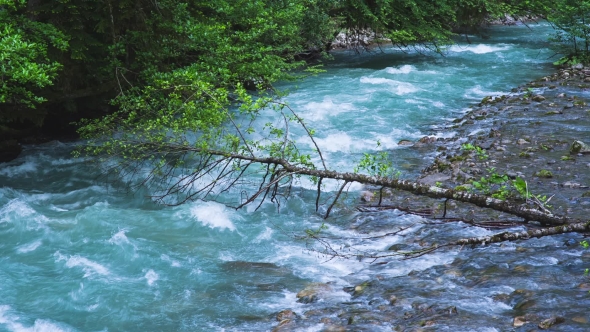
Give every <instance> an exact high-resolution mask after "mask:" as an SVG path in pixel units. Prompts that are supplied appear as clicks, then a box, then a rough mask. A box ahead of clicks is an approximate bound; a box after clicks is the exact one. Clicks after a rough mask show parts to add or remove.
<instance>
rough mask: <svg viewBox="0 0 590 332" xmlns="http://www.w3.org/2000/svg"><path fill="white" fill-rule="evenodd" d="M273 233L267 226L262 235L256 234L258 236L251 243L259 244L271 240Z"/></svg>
mask: <svg viewBox="0 0 590 332" xmlns="http://www.w3.org/2000/svg"><path fill="white" fill-rule="evenodd" d="M273 233H274V231H273V230H272V228H270V227H268V226H267V227H266V228H265V229H264V231H263V232H262V233H260V234H258V236H257V237H256V238H255V239H254V240H253V241H252V242H254V243H260V242H262V241H265V240H270V239H271V238H272V234H273Z"/></svg>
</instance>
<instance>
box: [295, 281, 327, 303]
mask: <svg viewBox="0 0 590 332" xmlns="http://www.w3.org/2000/svg"><path fill="white" fill-rule="evenodd" d="M331 291H332V287H331V286H330V285H328V284H324V283H321V282H314V283H311V284H309V285H307V286H306V287H305V288H304V289H302V290H301V291H300V292H299V293H297V302H299V303H306V304H307V303H314V302H317V301H318V300H319V299H321V298H322V297H324V295H325V294H326V293H329V292H331Z"/></svg>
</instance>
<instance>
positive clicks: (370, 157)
mask: <svg viewBox="0 0 590 332" xmlns="http://www.w3.org/2000/svg"><path fill="white" fill-rule="evenodd" d="M363 171H364V172H367V173H368V174H369V175H370V176H376V177H379V178H389V177H395V178H398V177H399V176H400V175H401V172H399V171H397V170H396V169H395V168H394V167H393V163H392V162H391V158H390V156H389V154H388V153H387V152H384V151H382V152H379V153H376V154H371V153H364V154H363V157H362V158H361V160H360V161H359V163H358V165H357V166H356V167H355V168H354V172H355V173H360V172H363Z"/></svg>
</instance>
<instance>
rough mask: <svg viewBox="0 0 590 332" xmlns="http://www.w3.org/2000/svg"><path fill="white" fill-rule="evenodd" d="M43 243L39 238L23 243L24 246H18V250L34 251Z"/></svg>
mask: <svg viewBox="0 0 590 332" xmlns="http://www.w3.org/2000/svg"><path fill="white" fill-rule="evenodd" d="M42 243H43V242H41V240H37V241H33V242H31V243H27V244H23V245H22V246H20V247H18V249H17V250H16V252H18V253H19V254H24V253H27V252H31V251H34V250H35V249H37V248H39V246H40V245H41V244H42Z"/></svg>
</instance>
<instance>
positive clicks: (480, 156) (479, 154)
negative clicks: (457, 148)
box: [461, 143, 488, 160]
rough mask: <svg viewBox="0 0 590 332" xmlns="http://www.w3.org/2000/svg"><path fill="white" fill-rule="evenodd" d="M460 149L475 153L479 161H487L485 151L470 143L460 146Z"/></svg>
mask: <svg viewBox="0 0 590 332" xmlns="http://www.w3.org/2000/svg"><path fill="white" fill-rule="evenodd" d="M461 149H463V150H464V151H475V154H476V155H477V158H478V159H479V160H486V159H488V153H487V152H486V150H485V149H482V148H481V147H479V146H475V145H473V144H471V143H465V144H462V145H461Z"/></svg>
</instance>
